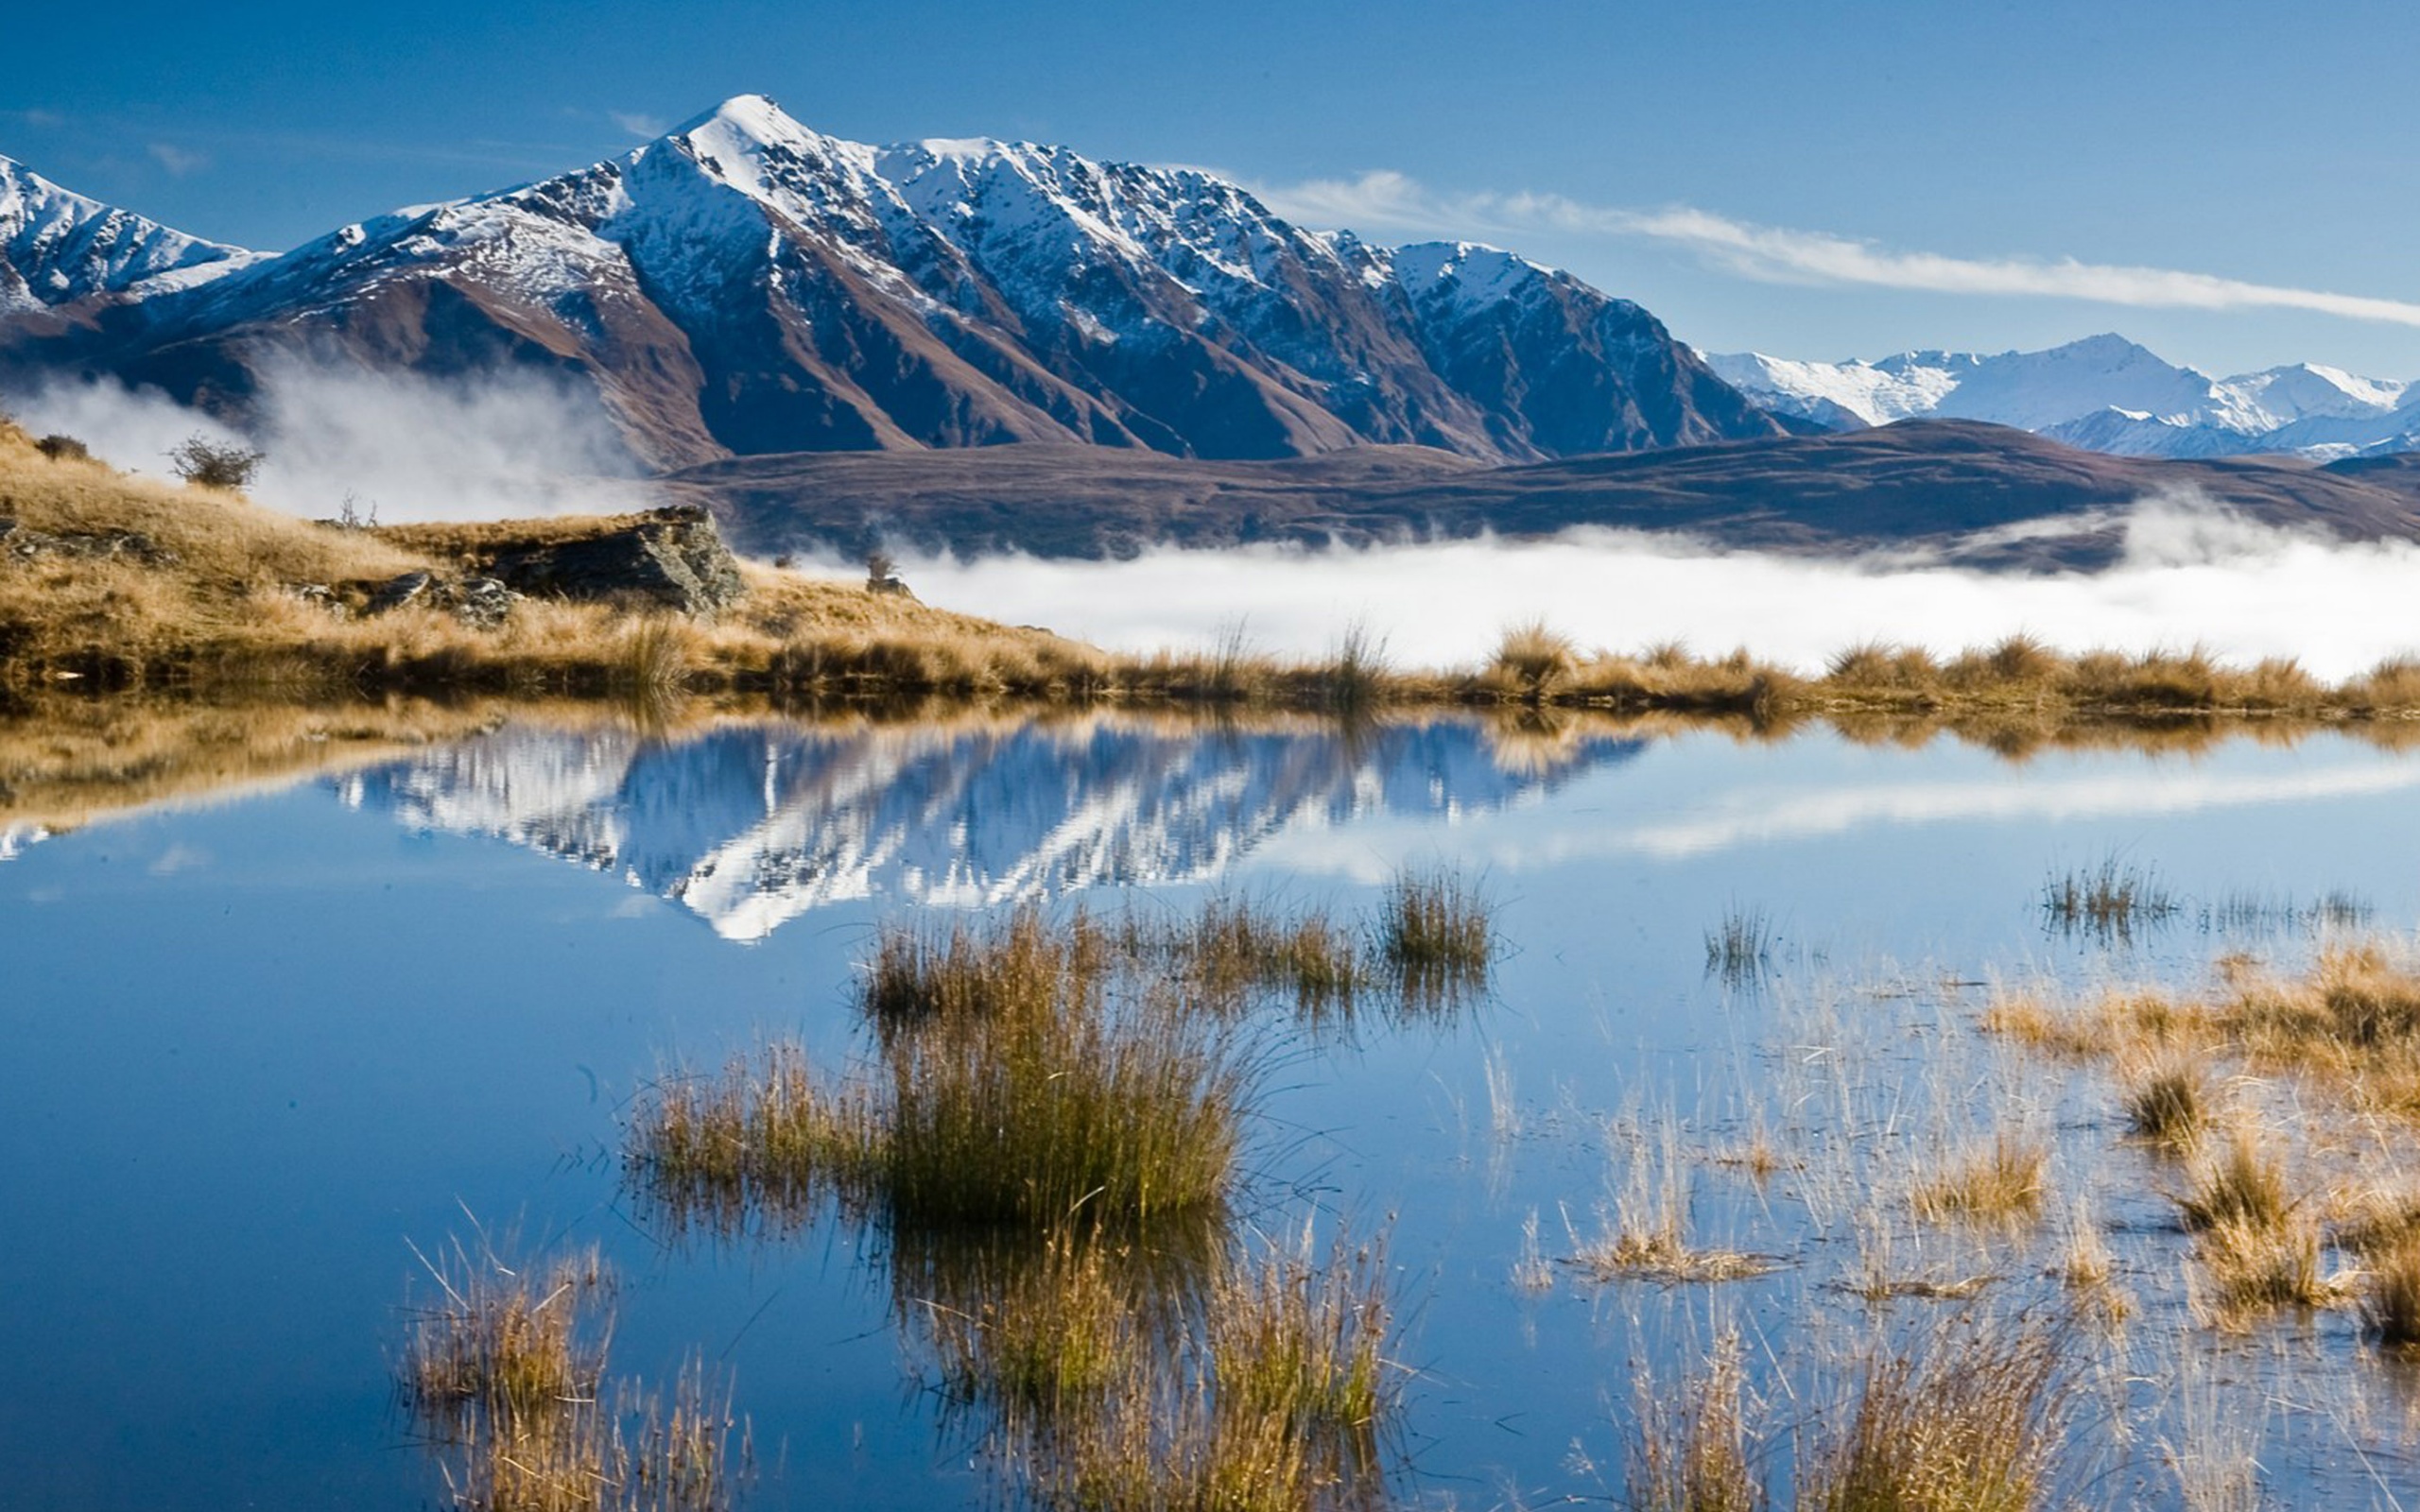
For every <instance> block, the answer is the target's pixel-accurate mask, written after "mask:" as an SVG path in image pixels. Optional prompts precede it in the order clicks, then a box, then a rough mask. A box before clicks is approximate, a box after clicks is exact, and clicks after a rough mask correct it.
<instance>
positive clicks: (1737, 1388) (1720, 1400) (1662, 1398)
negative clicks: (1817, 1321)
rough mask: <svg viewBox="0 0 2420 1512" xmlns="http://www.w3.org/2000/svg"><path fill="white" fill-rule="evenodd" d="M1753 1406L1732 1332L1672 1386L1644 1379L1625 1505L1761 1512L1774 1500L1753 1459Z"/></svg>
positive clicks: (1667, 1510)
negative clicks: (1656, 1386) (1665, 1388)
mask: <svg viewBox="0 0 2420 1512" xmlns="http://www.w3.org/2000/svg"><path fill="white" fill-rule="evenodd" d="M1754 1410H1755V1408H1754V1402H1753V1400H1752V1399H1751V1397H1750V1394H1749V1390H1748V1384H1747V1371H1746V1369H1745V1368H1744V1366H1743V1364H1742V1361H1741V1351H1740V1346H1739V1338H1738V1335H1737V1334H1725V1335H1723V1337H1722V1338H1721V1340H1720V1341H1719V1342H1718V1343H1717V1344H1716V1346H1715V1348H1714V1349H1713V1351H1712V1352H1711V1353H1710V1354H1709V1356H1708V1357H1707V1360H1706V1363H1705V1365H1704V1366H1703V1367H1701V1368H1696V1369H1692V1370H1691V1371H1690V1372H1689V1373H1688V1375H1686V1376H1685V1377H1684V1378H1683V1380H1682V1381H1681V1383H1680V1387H1679V1389H1678V1390H1677V1391H1673V1392H1670V1393H1668V1394H1658V1393H1656V1392H1655V1391H1654V1390H1652V1389H1651V1387H1648V1386H1645V1385H1642V1386H1641V1388H1640V1391H1639V1400H1638V1429H1637V1436H1636V1437H1635V1438H1634V1440H1633V1441H1632V1444H1631V1452H1630V1465H1629V1471H1628V1486H1627V1489H1628V1491H1629V1493H1630V1505H1631V1506H1632V1507H1634V1508H1635V1509H1636V1512H1763V1509H1764V1508H1765V1507H1767V1506H1769V1505H1770V1504H1771V1499H1770V1498H1769V1497H1768V1496H1767V1495H1766V1493H1765V1486H1764V1483H1763V1481H1762V1479H1761V1478H1760V1477H1759V1476H1758V1475H1757V1473H1756V1469H1755V1465H1754V1464H1753V1463H1752V1460H1751V1452H1752V1451H1753V1449H1754V1448H1755V1439H1754V1435H1752V1433H1751V1430H1750V1426H1749V1420H1750V1417H1751V1416H1752V1414H1753V1412H1754Z"/></svg>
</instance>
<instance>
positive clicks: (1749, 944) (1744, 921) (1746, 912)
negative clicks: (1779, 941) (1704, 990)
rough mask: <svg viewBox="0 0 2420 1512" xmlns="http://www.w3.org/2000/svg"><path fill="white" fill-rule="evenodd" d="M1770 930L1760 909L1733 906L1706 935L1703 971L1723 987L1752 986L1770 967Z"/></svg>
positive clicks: (1771, 941) (1771, 942)
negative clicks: (1717, 979)
mask: <svg viewBox="0 0 2420 1512" xmlns="http://www.w3.org/2000/svg"><path fill="white" fill-rule="evenodd" d="M1772 953H1773V926H1772V919H1770V918H1768V917H1767V916H1766V914H1765V911H1764V910H1763V909H1761V908H1755V907H1749V906H1745V905H1742V904H1738V903H1734V904H1733V905H1732V906H1731V907H1730V908H1729V909H1728V910H1726V911H1725V912H1724V913H1723V916H1722V921H1721V922H1720V923H1719V924H1717V925H1715V926H1714V927H1713V928H1712V929H1709V930H1707V931H1706V932H1705V969H1706V973H1707V974H1708V975H1710V976H1716V977H1720V978H1721V980H1722V981H1723V983H1724V984H1725V985H1726V986H1730V987H1739V986H1742V985H1744V984H1746V983H1749V982H1753V981H1755V979H1756V977H1757V976H1758V975H1760V974H1761V973H1762V972H1763V971H1765V969H1766V968H1767V967H1768V966H1770V965H1772Z"/></svg>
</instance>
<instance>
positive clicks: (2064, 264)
mask: <svg viewBox="0 0 2420 1512" xmlns="http://www.w3.org/2000/svg"><path fill="white" fill-rule="evenodd" d="M1256 192H1257V193H1258V194H1259V195H1260V198H1262V200H1263V201H1264V202H1266V203H1267V204H1268V205H1269V206H1270V208H1271V209H1272V210H1275V211H1276V212H1277V213H1278V214H1279V215H1284V216H1286V217H1287V218H1288V219H1289V220H1298V221H1303V222H1305V223H1307V224H1310V225H1317V226H1350V227H1353V228H1355V229H1357V230H1366V231H1393V232H1425V233H1429V234H1458V235H1478V236H1486V235H1505V234H1513V235H1517V234H1519V233H1522V232H1536V231H1551V232H1561V233H1564V234H1577V235H1593V236H1618V237H1643V238H1646V239H1649V240H1653V241H1660V242H1665V243H1668V244H1671V245H1675V246H1679V247H1685V248H1686V249H1689V250H1691V251H1694V252H1696V253H1698V254H1699V255H1700V256H1702V257H1704V258H1705V259H1707V260H1708V261H1709V262H1712V263H1714V264H1716V265H1717V266H1721V267H1724V268H1727V269H1728V270H1730V271H1731V272H1734V273H1737V274H1738V275H1739V276H1740V277H1742V278H1750V279H1755V280H1758V281H1760V282H1764V283H1816V284H1852V285H1865V286H1871V287H1877V288H1893V289H1910V290H1919V291H1923V292H1927V293H1938V294H1980V295H2005V296H2016V297H2034V298H2045V299H2066V300H2088V301H2094V302H2096V303H2100V304H2118V305H2126V306H2130V307H2133V308H2136V309H2189V310H2253V309H2270V310H2303V311H2308V312H2311V313H2313V314H2319V315H2329V316H2337V317H2340V318H2344V319H2348V320H2367V321H2376V322H2384V323H2387V324H2393V325H2410V326H2420V302H2413V301H2407V300H2392V299H2380V298H2376V297H2372V296H2368V295H2359V294H2337V293H2331V292H2328V291H2326V290H2323V289H2304V288H2293V287H2290V286H2287V285H2283V284H2275V283H2252V282H2249V281H2247V280H2243V279H2233V278H2223V277H2221V276H2219V275H2217V274H2212V273H2196V272H2189V271H2187V270H2184V269H2180V268H2169V267H2138V266H2128V265H2123V264H2113V263H2086V262H2081V261H2079V260H2077V259H2075V258H2072V257H2063V258H2038V257H1954V256H1950V255H1947V254H1945V253H1941V252H1927V251H1903V250H1899V249H1893V248H1887V247H1883V246H1879V245H1877V244H1876V243H1874V242H1871V241H1865V240H1860V239H1858V238H1855V237H1849V236H1841V235H1837V234H1834V233H1832V232H1818V231H1798V230H1792V229H1789V228H1787V227H1779V226H1759V225H1755V224H1754V223H1752V222H1749V221H1743V220H1735V219H1733V218H1731V217H1730V216H1727V215H1717V214H1715V213H1714V212H1712V211H1706V210H1698V209H1695V208H1692V207H1689V206H1685V205H1683V206H1675V207H1671V208H1667V209H1663V210H1634V209H1625V208H1622V207H1619V206H1612V205H1591V204H1584V203H1582V202H1581V201H1579V200H1575V199H1570V198H1565V197H1564V196H1561V195H1538V194H1497V193H1482V194H1445V193H1442V192H1440V191H1437V190H1433V189H1431V188H1429V187H1428V186H1426V184H1423V183H1421V182H1420V181H1419V180H1416V179H1412V178H1409V177H1408V176H1407V175H1404V174H1400V173H1395V172H1392V171H1389V170H1381V171H1378V172H1374V173H1365V174H1363V175H1361V176H1360V177H1359V178H1357V179H1315V180H1309V181H1307V182H1305V183H1297V184H1285V185H1279V186H1274V187H1268V188H1262V189H1259V190H1258V191H1256Z"/></svg>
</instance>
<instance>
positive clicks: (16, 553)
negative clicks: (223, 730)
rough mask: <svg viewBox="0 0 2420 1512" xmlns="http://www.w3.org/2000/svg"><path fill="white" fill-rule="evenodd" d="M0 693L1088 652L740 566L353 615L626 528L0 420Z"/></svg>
mask: <svg viewBox="0 0 2420 1512" xmlns="http://www.w3.org/2000/svg"><path fill="white" fill-rule="evenodd" d="M0 522H13V524H14V525H15V530H14V531H13V532H12V533H6V534H0V684H15V685H16V686H18V687H20V688H23V687H26V686H28V685H35V684H51V683H59V682H81V683H86V684H91V685H95V686H99V687H105V688H126V687H153V688H158V687H180V686H201V687H222V686H233V687H245V688H258V687H262V686H268V687H288V686H290V687H295V688H297V689H298V690H301V689H307V688H308V687H310V686H311V685H314V684H327V683H337V684H344V685H351V686H358V687H362V688H396V687H408V688H424V689H440V688H473V689H484V690H490V691H498V692H517V693H536V692H568V693H596V692H603V691H610V690H613V689H616V688H626V687H630V686H652V685H662V684H666V683H674V684H682V685H701V686H759V687H769V686H772V685H774V684H775V683H777V682H797V681H801V680H804V679H808V678H810V677H824V676H829V677H831V678H835V679H843V680H845V679H847V678H849V677H850V676H852V675H857V676H862V677H867V678H872V679H875V680H889V679H891V678H893V677H895V676H897V675H898V674H900V673H919V674H921V676H922V677H923V678H924V679H925V680H928V681H938V682H946V681H949V680H951V679H956V680H959V681H967V682H983V683H995V684H1001V685H1008V684H1011V683H1013V684H1021V685H1029V686H1038V685H1040V684H1043V683H1047V682H1050V681H1054V680H1060V679H1090V678H1095V677H1098V669H1099V668H1100V667H1102V666H1104V665H1105V664H1106V659H1105V658H1103V657H1101V656H1100V655H1099V654H1098V653H1097V652H1094V651H1092V650H1091V649H1090V648H1088V647H1084V646H1080V645H1077V644H1074V643H1071V642H1067V641H1063V640H1061V639H1059V638H1058V637H1055V636H1052V635H1048V634H1046V633H1043V632H1039V631H1032V630H1017V629H1010V628H1008V627H1002V626H997V625H994V624H991V623H989V622H987V621H982V620H977V619H974V618H971V617H969V616H966V615H961V614H953V613H950V612H948V611H946V610H936V609H932V608H928V607H926V606H925V605H923V604H920V603H918V602H917V601H916V600H914V599H913V598H910V597H908V596H905V595H900V594H877V593H868V592H867V591H866V590H865V588H864V587H863V585H861V584H856V583H847V582H835V581H831V580H827V579H819V578H813V577H807V576H800V575H798V574H794V573H787V572H777V571H775V570H773V569H770V568H764V567H756V566H745V567H743V569H742V574H743V576H744V577H745V579H746V580H747V587H748V592H747V593H746V595H745V596H744V598H742V600H741V601H740V603H739V604H738V605H737V606H736V607H735V609H733V610H727V611H725V612H724V613H722V614H720V615H717V616H715V617H713V618H711V619H696V620H691V619H685V618H680V617H676V616H672V615H668V614H666V613H665V612H664V611H662V610H654V609H651V608H648V607H646V606H643V605H617V604H607V603H575V602H568V601H562V600H554V599H544V598H530V599H527V600H524V601H522V602H520V603H517V604H515V605H514V606H513V608H512V610H511V612H510V615H509V616H508V617H507V618H506V619H505V621H504V623H503V624H502V625H500V626H498V627H493V628H487V629H483V628H478V627H474V626H471V625H468V624H465V623H464V622H463V621H462V620H461V619H460V618H458V616H457V615H455V614H454V613H452V612H450V611H448V610H445V609H444V608H442V607H439V606H430V605H419V604H413V605H406V606H405V607H402V608H399V609H395V610H389V611H386V612H383V613H377V614H370V613H366V612H364V610H365V608H366V607H367V604H368V602H369V600H370V599H371V597H372V594H373V593H375V591H376V589H377V588H378V587H379V586H380V585H382V584H384V583H387V582H389V581H390V580H392V579H394V578H396V577H397V576H401V575H404V574H407V573H412V572H416V571H427V572H432V573H440V574H441V573H445V572H448V571H451V570H454V569H455V568H456V567H457V565H458V561H459V560H460V559H461V558H468V557H475V556H477V555H478V554H479V553H480V552H481V551H483V550H486V549H489V548H492V547H493V545H494V544H495V543H496V542H497V541H501V540H505V539H510V540H513V541H522V542H534V541H563V540H570V539H576V538H579V537H581V536H583V535H596V534H600V533H603V532H606V531H610V530H613V529H615V528H617V527H620V526H623V525H626V524H629V521H628V519H615V518H611V517H607V518H595V519H552V520H545V521H533V522H512V523H504V524H471V525H459V526H448V525H413V526H400V527H394V528H391V529H387V530H358V529H344V528H339V527H337V526H334V525H328V524H315V523H312V522H309V521H303V520H298V519H294V518H292V517H290V516H287V515H284V514H280V513H278V512H276V511H273V510H270V509H266V508H263V507H260V506H258V505H255V504H252V503H251V502H250V501H249V500H247V499H245V498H244V497H243V496H242V495H240V494H237V493H233V492H229V491H226V490H215V489H204V488H193V487H182V486H179V485H175V484H171V483H165V482H162V481H158V480H154V479H148V478H139V477H130V476H128V475H126V474H124V473H120V472H116V471H115V470H113V469H112V468H109V467H107V466H105V465H103V464H102V463H99V462H97V461H92V460H87V459H81V458H73V457H69V458H61V459H57V460H54V459H52V458H51V457H49V456H46V455H43V453H42V452H41V451H39V450H37V449H36V448H35V446H34V445H33V443H32V442H31V441H30V440H29V439H28V438H26V436H25V434H24V433H23V432H22V431H19V430H18V429H16V428H15V427H14V426H10V425H7V424H5V423H0ZM6 528H7V527H6V525H5V524H0V531H5V530H6Z"/></svg>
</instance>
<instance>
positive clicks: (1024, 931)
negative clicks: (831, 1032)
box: [860, 904, 1114, 1040]
mask: <svg viewBox="0 0 2420 1512" xmlns="http://www.w3.org/2000/svg"><path fill="white" fill-rule="evenodd" d="M1113 950H1114V944H1113V941H1112V940H1111V938H1110V937H1109V935H1108V932H1107V931H1105V930H1103V929H1102V928H1100V926H1099V925H1098V924H1097V923H1095V922H1094V921H1093V919H1092V918H1091V916H1090V915H1088V914H1086V913H1084V912H1082V911H1081V910H1078V911H1077V912H1076V913H1075V914H1073V915H1072V916H1070V917H1069V918H1067V919H1063V920H1054V919H1051V918H1050V917H1049V915H1048V914H1046V912H1044V910H1043V909H1042V908H1041V907H1039V906H1038V905H1034V904H1027V905H1026V906H1023V907H1020V908H1018V909H1016V910H1015V911H1014V912H1013V913H1011V914H1010V915H1009V916H1008V918H1007V919H1006V921H1005V922H999V923H994V924H991V925H988V926H987V925H981V924H975V923H969V922H967V921H965V920H959V921H957V922H954V923H953V924H952V925H951V926H950V927H949V928H948V929H947V930H946V931H930V930H918V929H916V928H913V927H910V926H906V925H898V924H893V925H889V926H886V927H885V928H884V929H883V930H882V931H881V933H880V935H879V936H877V937H876V940H875V943H874V953H873V960H871V961H870V962H868V963H867V967H866V980H865V985H864V988H863V992H862V996H861V999H860V1006H861V1008H862V1010H863V1012H864V1014H865V1017H866V1019H867V1021H868V1022H870V1023H872V1024H873V1027H874V1028H875V1030H876V1031H877V1032H878V1033H880V1034H881V1035H882V1036H883V1037H884V1038H885V1040H889V1039H890V1038H892V1037H894V1036H896V1035H898V1034H899V1033H901V1032H902V1031H904V1030H907V1029H911V1028H915V1027H919V1026H922V1025H925V1024H928V1023H949V1022H960V1023H963V1022H973V1021H975V1020H979V1019H1001V1018H1011V1017H1026V1018H1034V1017H1047V1016H1050V1015H1052V1014H1054V1013H1055V1014H1063V1015H1083V1014H1088V1013H1091V1012H1093V1011H1094V1010H1095V1009H1097V1008H1098V1005H1099V1004H1100V1001H1101V994H1102V993H1103V991H1104V990H1105V989H1106V988H1107V986H1108V976H1109V972H1110V969H1111V966H1112V964H1113Z"/></svg>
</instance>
